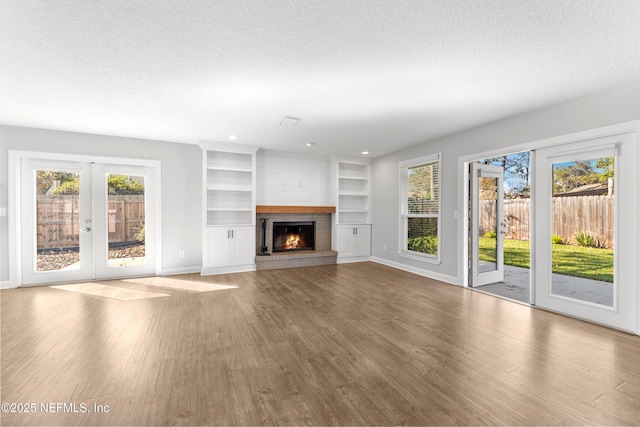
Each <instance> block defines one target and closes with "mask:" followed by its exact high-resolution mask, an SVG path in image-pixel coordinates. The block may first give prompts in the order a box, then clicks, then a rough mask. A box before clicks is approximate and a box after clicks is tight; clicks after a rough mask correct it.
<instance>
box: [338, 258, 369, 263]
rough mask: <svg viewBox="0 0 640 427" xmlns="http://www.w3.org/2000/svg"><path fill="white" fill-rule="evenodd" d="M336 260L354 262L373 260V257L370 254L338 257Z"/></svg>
mask: <svg viewBox="0 0 640 427" xmlns="http://www.w3.org/2000/svg"><path fill="white" fill-rule="evenodd" d="M336 261H337V263H338V264H349V263H352V262H367V261H371V257H370V256H360V257H344V258H340V257H338V258H337V260H336Z"/></svg>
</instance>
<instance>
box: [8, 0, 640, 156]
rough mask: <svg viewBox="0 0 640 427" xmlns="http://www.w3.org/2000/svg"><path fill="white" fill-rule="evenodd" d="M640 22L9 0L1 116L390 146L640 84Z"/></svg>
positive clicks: (37, 122) (321, 4)
mask: <svg viewBox="0 0 640 427" xmlns="http://www.w3.org/2000/svg"><path fill="white" fill-rule="evenodd" d="M639 23H640V1H639V0H576V1H573V0H535V1H531V0H522V1H521V0H504V1H476V0H465V1H461V0H438V1H436V0H431V1H427V0H414V1H408V0H388V1H381V0H349V1H344V0H337V1H336V0H317V1H312V0H286V1H285V0H278V1H267V0H244V1H243V0H240V1H239V0H231V1H223V0H216V1H209V0H198V1H197V0H191V1H182V0H174V1H169V0H151V1H150V0H109V1H97V0H91V1H86V0H76V1H68V0H57V1H48V0H41V1H35V0H2V1H1V2H0V123H2V124H8V125H17V126H30V127H42V128H50V129H61V130H70V131H78V132H89V133H98V134H106V135H122V136H131V137H140V138H150V139H159V140H166V141H176V142H185V143H197V142H198V141H199V140H201V139H206V140H217V141H228V137H229V135H232V134H235V135H238V136H239V139H238V141H237V143H244V144H252V145H258V146H262V147H265V148H271V149H278V150H291V151H298V152H307V153H317V154H322V155H326V154H330V153H341V154H359V153H360V152H361V151H362V150H368V151H370V152H371V156H378V155H381V154H384V153H388V152H390V151H395V150H397V149H400V148H403V147H406V146H409V145H414V144H417V143H420V142H424V141H427V140H429V139H433V138H435V137H438V136H442V135H445V134H450V133H453V132H456V131H459V130H463V129H466V128H470V127H473V126H476V125H478V124H481V123H485V122H488V121H493V120H496V119H500V118H503V117H507V116H511V115H514V114H518V113H521V112H524V111H528V110H531V109H535V108H539V107H543V106H545V105H549V104H553V103H557V102H561V101H564V100H568V99H571V98H575V97H578V96H581V95H585V94H588V93H592V92H595V91H598V90H601V89H605V88H608V87H611V86H615V85H619V84H623V83H626V82H629V81H631V80H634V79H638V78H639V77H640V25H639ZM285 115H291V116H297V117H302V121H300V123H299V124H298V125H297V126H295V127H284V126H279V123H280V121H281V120H282V119H283V117H284V116H285ZM307 142H314V143H315V145H314V146H313V147H310V148H309V147H305V145H304V144H305V143H307Z"/></svg>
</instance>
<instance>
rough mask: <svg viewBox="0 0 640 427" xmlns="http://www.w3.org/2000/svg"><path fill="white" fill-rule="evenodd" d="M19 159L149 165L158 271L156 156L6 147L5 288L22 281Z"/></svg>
mask: <svg viewBox="0 0 640 427" xmlns="http://www.w3.org/2000/svg"><path fill="white" fill-rule="evenodd" d="M23 159H35V160H60V161H76V162H89V163H91V162H100V163H107V164H116V165H140V166H146V167H150V168H152V169H153V171H154V172H153V173H154V179H155V190H154V196H155V200H156V204H155V209H154V215H155V227H154V230H153V232H154V233H155V236H156V237H155V244H154V249H155V266H154V267H155V274H156V275H160V274H161V273H162V227H161V224H162V218H161V211H162V210H161V206H162V201H161V162H160V161H159V160H148V159H132V158H120V157H101V156H89V155H77V154H62V153H46V152H39V151H20V150H9V152H8V166H9V167H8V169H9V170H8V175H9V176H8V193H9V194H8V195H9V200H8V217H9V218H8V219H9V288H16V287H18V286H20V285H21V284H22V273H21V271H20V270H21V269H20V265H21V262H22V258H21V243H20V234H19V230H20V227H21V225H22V221H21V212H20V211H21V206H20V205H21V194H20V179H21V177H20V173H21V169H22V168H21V164H22V160H23Z"/></svg>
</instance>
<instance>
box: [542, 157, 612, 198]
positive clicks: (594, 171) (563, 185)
mask: <svg viewBox="0 0 640 427" xmlns="http://www.w3.org/2000/svg"><path fill="white" fill-rule="evenodd" d="M613 174H614V161H613V157H608V158H602V159H598V160H581V161H577V162H571V163H568V164H563V165H559V166H554V168H553V191H554V192H555V193H566V192H567V191H571V190H573V189H574V188H578V187H582V186H583V185H588V184H602V185H606V184H607V182H608V180H609V178H613Z"/></svg>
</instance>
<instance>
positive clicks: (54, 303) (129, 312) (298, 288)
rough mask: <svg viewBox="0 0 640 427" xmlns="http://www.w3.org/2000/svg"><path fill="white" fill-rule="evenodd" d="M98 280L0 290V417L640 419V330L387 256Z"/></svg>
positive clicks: (139, 420) (64, 420) (140, 420)
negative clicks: (519, 299) (434, 274)
mask: <svg viewBox="0 0 640 427" xmlns="http://www.w3.org/2000/svg"><path fill="white" fill-rule="evenodd" d="M98 285H101V286H93V287H92V286H91V284H86V285H83V286H78V287H75V288H54V287H49V286H47V287H37V288H22V289H14V290H5V291H2V292H0V298H1V310H2V312H1V320H2V325H1V333H2V336H1V339H2V342H1V343H2V362H1V364H2V372H1V374H2V377H1V386H2V389H1V397H2V402H14V403H22V404H24V403H35V404H36V405H37V410H36V411H35V413H20V414H18V413H3V414H2V415H1V416H2V419H1V421H2V423H1V424H2V425H142V424H147V425H166V424H178V425H397V424H412V425H434V424H437V425H479V424H483V425H486V424H490V425H505V424H506V425H561V424H564V425H567V424H571V425H576V424H590V425H611V424H630V425H637V424H640V337H638V336H632V335H627V334H624V333H621V332H617V331H614V330H610V329H606V328H602V327H599V326H595V325H592V324H588V323H585V322H581V321H578V320H574V319H570V318H566V317H562V316H559V315H555V314H552V313H548V312H544V311H541V310H536V309H532V308H530V307H527V306H524V305H519V304H515V303H512V302H508V301H505V300H501V299H498V298H495V297H492V296H489V295H484V294H482V293H478V292H474V291H471V290H467V289H463V288H460V287H456V286H452V285H447V284H443V283H440V282H437V281H434V280H430V279H426V278H424V277H419V276H415V275H412V274H409V273H406V272H402V271H399V270H395V269H392V268H389V267H385V266H382V265H378V264H373V263H358V264H348V265H338V266H335V265H333V266H319V267H307V268H299V269H291V270H269V271H260V272H252V273H241V274H230V275H224V276H209V277H200V276H199V275H196V274H193V275H182V276H172V277H169V278H168V277H164V278H162V277H159V278H148V279H135V280H118V281H112V282H100V283H99V284H98ZM105 287H106V289H105ZM109 288H112V289H113V294H112V295H109V292H106V291H108V289H109ZM105 292H106V293H105ZM156 293H157V294H161V295H154V294H156ZM43 403H44V404H50V403H74V404H76V410H79V411H81V410H82V406H81V403H83V404H86V405H87V407H86V409H87V410H88V411H89V412H90V413H89V412H87V413H81V412H77V413H65V412H64V411H63V410H64V408H62V409H59V411H60V412H49V413H47V412H44V411H43V410H42V409H43V408H42V407H41V404H43ZM94 404H99V405H108V406H109V412H108V413H95V412H94V406H93V405H94ZM49 407H50V405H49ZM54 408H55V407H54ZM67 409H71V408H70V407H67Z"/></svg>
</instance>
